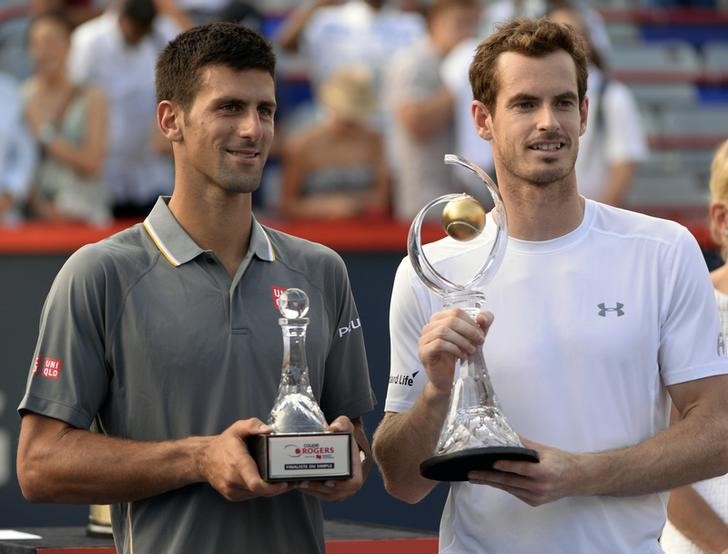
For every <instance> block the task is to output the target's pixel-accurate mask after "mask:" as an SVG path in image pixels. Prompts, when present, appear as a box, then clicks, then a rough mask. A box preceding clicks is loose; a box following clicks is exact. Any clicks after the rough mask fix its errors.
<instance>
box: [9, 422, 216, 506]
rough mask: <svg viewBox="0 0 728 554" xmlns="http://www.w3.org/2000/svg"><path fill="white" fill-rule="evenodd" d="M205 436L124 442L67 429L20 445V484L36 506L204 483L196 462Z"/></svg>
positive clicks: (123, 497)
mask: <svg viewBox="0 0 728 554" xmlns="http://www.w3.org/2000/svg"><path fill="white" fill-rule="evenodd" d="M208 440H210V439H209V438H208V437H190V438H186V439H180V440H175V441H164V442H139V441H130V440H123V439H118V438H113V437H108V436H105V435H100V434H97V433H92V432H90V431H86V430H82V429H75V428H72V427H68V428H65V429H63V430H62V432H61V433H58V434H57V436H56V437H55V439H54V440H52V441H49V442H46V443H45V444H44V445H43V446H42V447H34V446H33V445H32V444H29V443H27V442H24V441H23V440H22V430H21V443H20V444H21V445H23V444H25V445H27V446H26V447H25V448H23V447H22V446H21V448H19V449H18V479H19V481H20V484H21V488H22V490H23V494H24V495H25V496H26V498H28V499H29V500H31V501H34V502H62V503H83V504H110V503H117V502H127V501H132V500H138V499H140V498H146V497H149V496H154V495H158V494H161V493H164V492H167V491H170V490H173V489H177V488H179V487H182V486H184V485H188V484H191V483H195V482H199V481H203V480H204V479H202V477H201V475H200V473H199V470H198V463H197V458H196V456H197V453H198V452H200V451H201V450H202V448H203V446H204V445H205V443H206V441H208Z"/></svg>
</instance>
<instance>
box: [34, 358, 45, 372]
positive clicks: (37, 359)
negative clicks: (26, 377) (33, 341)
mask: <svg viewBox="0 0 728 554" xmlns="http://www.w3.org/2000/svg"><path fill="white" fill-rule="evenodd" d="M42 359H43V358H41V357H40V356H36V357H35V364H33V375H38V370H39V369H40V361H41V360H42Z"/></svg>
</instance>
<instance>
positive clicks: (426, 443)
mask: <svg viewBox="0 0 728 554" xmlns="http://www.w3.org/2000/svg"><path fill="white" fill-rule="evenodd" d="M433 391H434V389H432V388H431V387H430V384H429V383H428V384H427V385H425V389H424V391H423V393H422V395H420V398H418V399H417V402H416V403H415V405H414V406H412V408H410V409H409V410H408V411H406V412H403V413H397V414H395V413H387V414H385V417H384V419H383V420H382V422H381V424H380V425H379V428H378V429H377V431H376V432H375V433H374V448H373V449H374V458H375V459H376V461H377V465H378V466H379V469H380V471H381V473H382V476H383V478H384V486H385V488H386V489H387V491H388V492H389V493H390V494H391V495H392V496H394V497H395V498H399V499H400V500H403V501H405V502H409V503H415V502H419V501H420V500H421V499H422V498H424V497H425V496H426V495H427V494H428V493H429V492H430V491H431V490H432V488H433V487H434V486H435V484H436V483H435V482H434V481H430V480H428V479H425V478H424V477H422V476H421V475H420V463H421V462H422V461H424V460H425V459H427V458H428V457H430V456H431V455H432V453H433V451H434V449H435V446H436V445H437V439H438V437H439V435H440V430H441V429H442V424H443V422H444V421H445V416H446V415H447V407H448V400H449V399H448V397H447V396H444V395H438V394H436V393H434V392H433Z"/></svg>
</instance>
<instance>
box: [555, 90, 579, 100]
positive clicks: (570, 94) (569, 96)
mask: <svg viewBox="0 0 728 554" xmlns="http://www.w3.org/2000/svg"><path fill="white" fill-rule="evenodd" d="M556 99H557V100H578V99H579V97H578V96H577V94H576V93H575V92H571V91H569V92H563V93H561V94H557V95H556Z"/></svg>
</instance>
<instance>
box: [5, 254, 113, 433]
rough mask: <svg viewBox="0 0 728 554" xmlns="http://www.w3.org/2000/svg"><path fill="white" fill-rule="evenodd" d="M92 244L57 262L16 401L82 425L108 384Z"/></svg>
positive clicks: (99, 276) (101, 286) (100, 279)
mask: <svg viewBox="0 0 728 554" xmlns="http://www.w3.org/2000/svg"><path fill="white" fill-rule="evenodd" d="M104 275H105V273H104V271H103V267H102V265H101V264H100V263H99V262H98V260H97V258H96V254H95V252H94V250H93V249H92V247H84V248H82V249H81V250H79V251H78V252H76V253H75V254H73V255H72V256H71V257H70V258H69V260H68V261H67V262H66V263H65V264H64V266H63V267H62V268H61V270H60V272H59V273H58V275H57V276H56V278H55V280H54V282H53V284H52V286H51V289H50V292H49V293H48V297H47V298H46V301H45V304H44V306H43V310H42V313H41V319H40V330H39V334H38V341H37V344H36V347H35V352H34V354H33V360H32V362H31V368H30V372H29V375H28V381H27V385H26V391H25V395H24V396H23V399H22V401H21V402H20V405H19V407H18V410H19V411H20V412H21V413H22V412H24V411H30V412H35V413H38V414H41V415H45V416H48V417H52V418H55V419H60V420H62V421H65V422H67V423H69V424H71V425H73V426H75V427H79V428H83V429H86V428H88V427H89V426H90V425H91V422H92V421H93V419H94V417H96V414H97V412H98V411H99V408H100V407H101V405H102V404H103V402H104V399H105V397H106V391H107V388H108V382H109V380H108V373H107V367H106V362H105V354H104V352H105V348H104V344H105V332H104V328H105V314H104V306H105V298H106V291H105V288H106V282H105V281H106V280H105V276H104Z"/></svg>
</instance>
